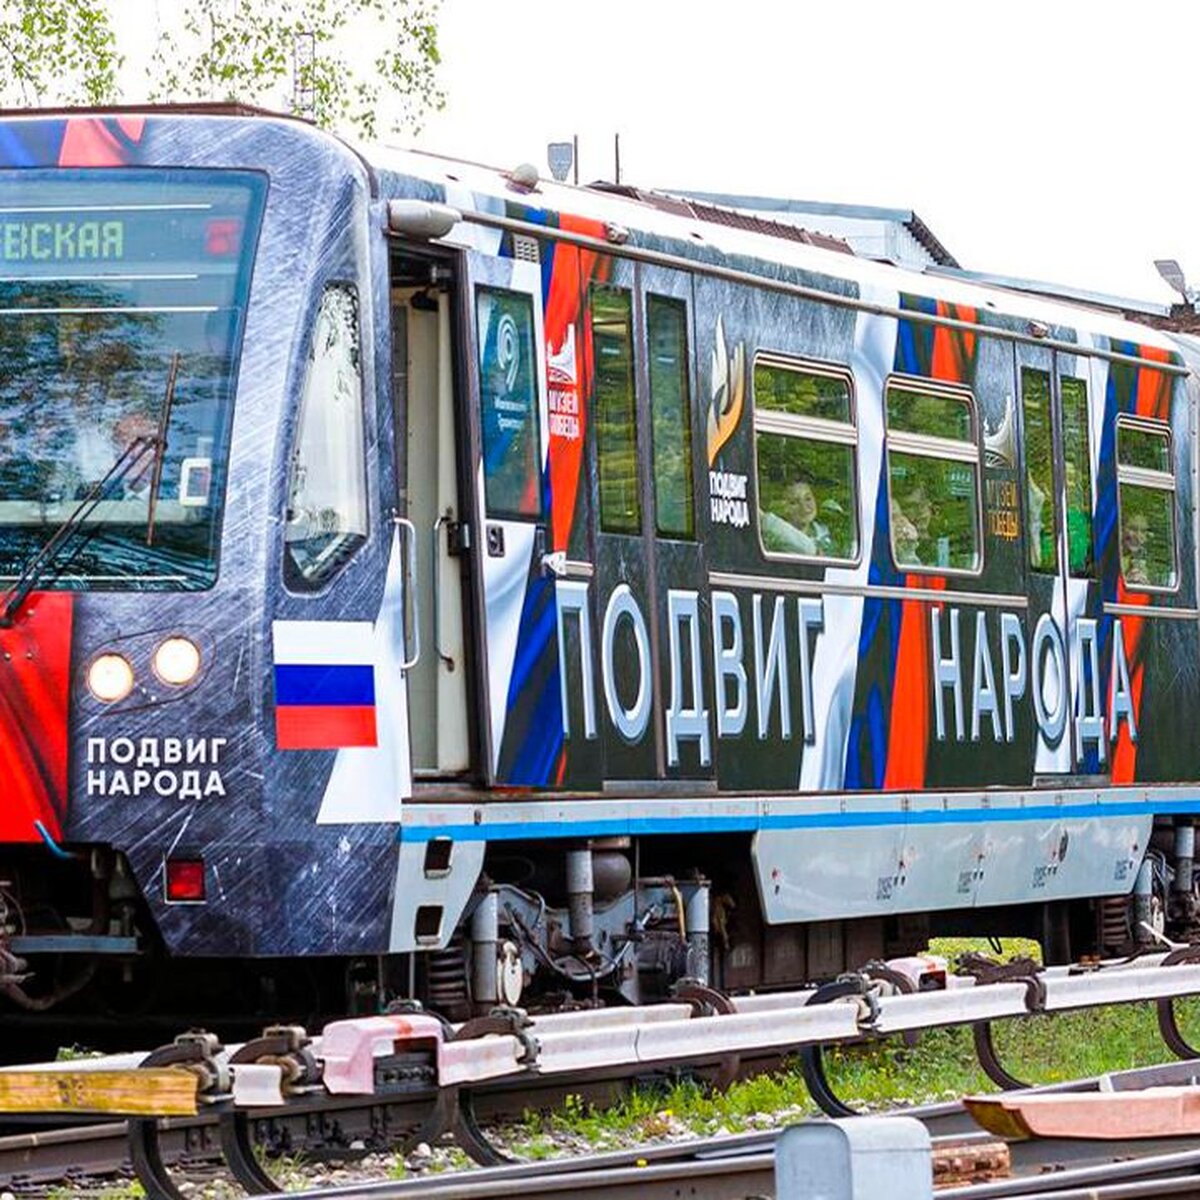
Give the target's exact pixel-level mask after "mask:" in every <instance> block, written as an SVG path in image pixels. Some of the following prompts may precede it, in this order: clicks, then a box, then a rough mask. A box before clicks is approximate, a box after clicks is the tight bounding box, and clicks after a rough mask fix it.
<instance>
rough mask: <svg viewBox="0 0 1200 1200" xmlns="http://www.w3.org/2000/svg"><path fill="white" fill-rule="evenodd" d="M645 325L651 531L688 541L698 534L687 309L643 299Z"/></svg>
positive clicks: (678, 303)
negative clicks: (651, 458) (651, 461)
mask: <svg viewBox="0 0 1200 1200" xmlns="http://www.w3.org/2000/svg"><path fill="white" fill-rule="evenodd" d="M646 326H647V334H648V339H649V342H650V415H651V424H652V427H653V449H654V520H655V526H656V528H657V529H658V532H659V533H660V534H661V535H662V536H663V537H674V538H691V537H694V536H695V533H696V516H695V507H694V504H695V502H694V500H693V488H692V417H691V403H690V397H689V395H688V356H687V307H686V305H684V303H683V302H682V301H680V300H669V299H667V298H666V297H665V296H647V297H646Z"/></svg>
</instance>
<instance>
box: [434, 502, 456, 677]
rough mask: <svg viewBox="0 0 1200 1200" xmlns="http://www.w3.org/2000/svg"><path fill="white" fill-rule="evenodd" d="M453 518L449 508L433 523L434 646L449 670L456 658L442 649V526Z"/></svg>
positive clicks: (452, 667)
mask: <svg viewBox="0 0 1200 1200" xmlns="http://www.w3.org/2000/svg"><path fill="white" fill-rule="evenodd" d="M453 520H454V518H453V516H451V514H450V512H449V510H447V511H446V512H444V513H443V514H442V515H441V516H440V517H438V519H437V520H436V521H434V523H433V648H434V649H435V650H436V651H437V655H438V658H440V659H441V660H442V662H444V663H445V664H446V670H447V671H453V670H454V658H453V657H452V656H451V655H449V654H447V653H446V651H445V650H443V649H442V526H443V525H449V524H450V522H451V521H453Z"/></svg>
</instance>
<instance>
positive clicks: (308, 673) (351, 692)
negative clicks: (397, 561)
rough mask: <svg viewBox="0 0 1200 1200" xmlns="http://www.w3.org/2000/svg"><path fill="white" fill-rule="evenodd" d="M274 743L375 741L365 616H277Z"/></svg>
mask: <svg viewBox="0 0 1200 1200" xmlns="http://www.w3.org/2000/svg"><path fill="white" fill-rule="evenodd" d="M272 633H273V640H274V646H275V745H276V746H277V747H278V748H279V749H280V750H339V749H341V748H342V747H345V746H374V745H375V744H376V741H377V738H376V728H375V665H374V657H375V656H374V654H373V652H372V626H371V622H369V621H276V622H275V623H274V626H273V629H272Z"/></svg>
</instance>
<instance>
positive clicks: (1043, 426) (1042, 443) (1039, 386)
mask: <svg viewBox="0 0 1200 1200" xmlns="http://www.w3.org/2000/svg"><path fill="white" fill-rule="evenodd" d="M1021 411H1022V415H1023V416H1024V418H1025V519H1026V522H1027V528H1028V530H1029V535H1028V536H1029V565H1030V566H1031V567H1032V568H1033V569H1034V570H1035V571H1049V572H1051V573H1053V572H1055V571H1057V570H1058V539H1057V537H1056V536H1055V530H1056V529H1057V528H1058V522H1057V520H1056V519H1055V513H1056V511H1057V504H1056V503H1055V491H1054V440H1053V436H1052V434H1051V429H1052V425H1051V417H1050V375H1049V373H1048V372H1046V371H1035V370H1033V368H1031V367H1022V368H1021Z"/></svg>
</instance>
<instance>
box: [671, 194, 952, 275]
mask: <svg viewBox="0 0 1200 1200" xmlns="http://www.w3.org/2000/svg"><path fill="white" fill-rule="evenodd" d="M664 190H665V192H666V193H667V194H668V195H671V196H682V197H686V198H687V199H689V200H697V201H703V202H707V203H709V204H715V205H719V206H720V207H722V208H732V209H740V210H743V211H751V212H766V213H773V214H778V215H777V217H776V219H779V216H783V217H784V219H788V218H790V220H788V223H789V224H798V223H799V220H798V219H801V218H807V217H812V218H816V219H817V220H819V219H820V218H821V217H827V218H833V219H834V220H836V221H838V222H842V221H851V222H854V221H860V222H863V223H864V224H865V223H868V222H875V223H877V224H885V225H886V224H891V225H898V226H901V227H902V228H904V229H905V230H907V231H908V233H909V234H910V235H911V236H912V237H913V239H914V240H915V241H916V242H917V243H918V244H919V245H920V247H921V248H922V250H924V252H925V253H926V254H927V255H928V257H929V259H930V261H932V262H933V263H936V264H937V265H938V266H944V267H957V266H958V260H957V259H956V258H955V257H954V255H953V254H951V253H950V251H949V250H947V249H946V247H945V246H944V245H942V243H941V241H940V240H939V239H938V238H937V237H936V236H935V235H934V233H933V231H932V230H931V229H930V228H929V226H928V225H926V224H925V222H924V221H922V220H921V218H920V217H919V216H917V214H916V213H915V212H913V210H912V209H911V208H882V207H879V206H876V205H872V204H830V203H827V202H825V201H822V200H794V199H787V198H783V197H775V196H738V195H730V194H725V193H719V192H694V191H690V190H689V189H687V188H683V189H677V188H666V189H664Z"/></svg>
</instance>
